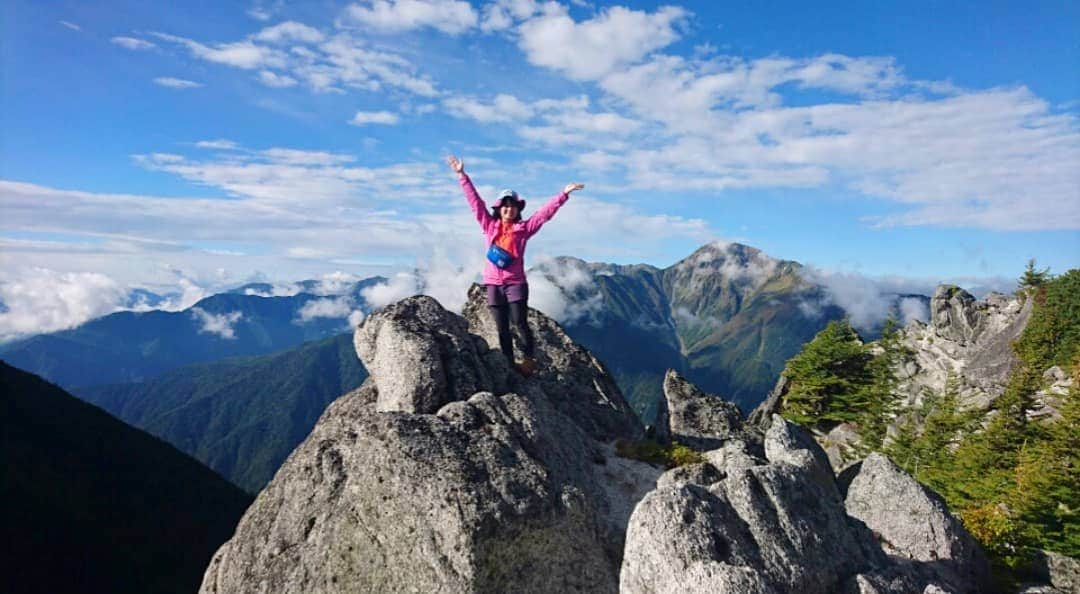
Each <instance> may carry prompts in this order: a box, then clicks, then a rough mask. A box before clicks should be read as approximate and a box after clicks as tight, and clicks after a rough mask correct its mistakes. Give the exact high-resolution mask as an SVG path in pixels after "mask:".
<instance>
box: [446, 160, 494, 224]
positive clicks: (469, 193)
mask: <svg viewBox="0 0 1080 594" xmlns="http://www.w3.org/2000/svg"><path fill="white" fill-rule="evenodd" d="M446 162H447V163H448V164H449V165H450V169H453V170H454V173H457V174H458V182H459V183H461V191H462V192H464V193H465V200H466V201H467V202H468V203H469V208H471V209H472V211H473V215H475V216H476V222H478V223H480V227H482V228H483V229H484V230H485V231H487V228H488V225H490V224H491V222H492V221H494V220H495V219H494V218H493V217H492V216H491V213H489V212H488V209H487V205H486V204H484V200H483V199H482V198H480V194H478V193H477V192H476V187H474V186H473V183H472V180H471V179H469V176H468V174H466V173H465V164H464V163H462V162H461V159H458V158H457V157H455V156H454V155H450V156H448V157H447V158H446Z"/></svg>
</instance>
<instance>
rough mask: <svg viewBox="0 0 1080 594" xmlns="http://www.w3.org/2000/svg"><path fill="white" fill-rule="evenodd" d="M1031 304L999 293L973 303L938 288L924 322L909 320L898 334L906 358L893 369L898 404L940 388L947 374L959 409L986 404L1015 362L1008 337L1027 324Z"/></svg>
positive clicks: (954, 291) (957, 291)
mask: <svg viewBox="0 0 1080 594" xmlns="http://www.w3.org/2000/svg"><path fill="white" fill-rule="evenodd" d="M1032 303H1033V302H1032V300H1030V299H1028V300H1026V301H1021V300H1020V299H1019V298H1011V297H1007V296H1005V295H1002V294H1000V293H990V294H989V295H987V296H986V298H985V299H984V300H982V301H977V300H976V299H975V298H974V297H972V295H971V294H970V293H968V292H967V291H964V290H963V289H961V288H959V287H956V286H953V285H941V286H939V287H938V288H937V290H936V291H934V296H933V297H932V298H931V299H930V315H931V318H930V321H929V322H928V323H926V324H923V323H920V322H912V323H911V324H909V325H908V326H907V327H906V328H905V329H904V331H903V334H902V344H903V345H904V346H906V347H907V348H909V349H910V350H911V352H912V357H911V358H910V359H908V360H907V361H905V362H904V364H903V366H902V367H901V369H899V370H898V372H899V373H898V376H899V378H900V386H899V389H898V391H899V393H900V394H901V395H902V396H903V400H904V402H903V403H901V404H903V405H914V404H918V403H920V402H921V401H922V396H923V393H924V391H925V390H931V391H933V392H936V393H941V392H944V390H945V385H946V383H947V381H948V380H949V379H950V378H953V380H954V381H955V382H956V383H957V389H958V390H959V394H960V398H961V403H962V405H963V406H964V407H966V408H972V409H987V408H989V406H990V403H991V402H993V400H994V399H996V398H997V397H998V396H1000V395H1001V394H1002V392H1003V391H1004V388H1005V384H1006V380H1007V379H1008V377H1009V373H1011V371H1012V369H1013V368H1014V367H1016V365H1017V359H1016V355H1015V354H1014V353H1013V350H1012V341H1014V340H1015V339H1016V338H1017V337H1019V336H1020V333H1021V332H1023V330H1024V328H1025V327H1026V326H1027V322H1028V319H1029V318H1030V316H1031V308H1032Z"/></svg>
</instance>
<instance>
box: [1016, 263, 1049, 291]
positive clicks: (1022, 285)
mask: <svg viewBox="0 0 1080 594" xmlns="http://www.w3.org/2000/svg"><path fill="white" fill-rule="evenodd" d="M1048 280H1050V268H1049V267H1047V268H1043V269H1042V270H1038V269H1037V268H1035V258H1031V259H1029V260H1028V261H1027V267H1025V268H1024V274H1022V275H1020V280H1019V281H1018V283H1017V284H1018V285H1019V288H1018V291H1019V292H1021V293H1025V292H1029V291H1031V290H1033V289H1038V288H1039V287H1041V286H1043V285H1045V284H1046V281H1048Z"/></svg>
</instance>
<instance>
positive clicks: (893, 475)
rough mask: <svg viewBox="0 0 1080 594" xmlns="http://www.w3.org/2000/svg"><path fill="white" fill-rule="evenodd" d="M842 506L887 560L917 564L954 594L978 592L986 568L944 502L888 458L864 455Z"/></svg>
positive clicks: (985, 580) (976, 547)
mask: <svg viewBox="0 0 1080 594" xmlns="http://www.w3.org/2000/svg"><path fill="white" fill-rule="evenodd" d="M851 474H852V476H853V478H851V482H850V484H849V485H848V487H847V495H846V498H845V501H844V506H845V508H846V509H847V513H848V514H849V515H851V516H852V517H853V518H856V519H858V520H860V521H861V522H863V523H864V524H865V525H866V527H867V528H869V529H870V530H872V531H874V533H875V534H877V535H878V537H879V538H880V540H881V546H882V548H883V549H884V550H885V552H887V553H888V554H890V555H895V556H897V557H901V558H904V559H909V560H912V561H918V562H920V565H921V566H922V567H923V568H924V569H928V570H930V571H932V572H933V573H934V575H936V576H937V578H939V580H941V581H942V582H943V583H945V584H947V585H948V586H949V587H950V588H951V589H952V590H954V591H955V592H958V593H961V592H972V593H974V592H983V591H985V588H986V587H987V585H988V583H989V575H990V573H989V564H988V563H987V560H986V556H985V554H984V553H983V551H982V548H980V547H979V545H978V543H977V542H976V541H975V539H974V538H973V537H972V536H971V535H970V534H969V533H968V532H967V530H965V529H964V527H963V525H962V524H960V522H959V521H958V520H957V519H956V518H955V517H953V515H952V514H951V513H949V510H948V508H947V507H946V505H945V502H944V501H943V500H942V499H941V497H939V496H938V495H937V494H936V493H934V492H933V491H931V490H929V489H927V488H926V487H923V486H922V485H920V484H919V483H918V482H917V481H916V480H915V479H914V478H912V477H911V476H910V475H909V474H907V473H905V472H904V471H903V470H901V469H900V468H899V467H897V466H896V465H895V464H893V463H892V462H891V461H890V460H889V459H888V458H886V457H885V456H883V455H881V454H877V453H874V454H870V456H868V457H867V458H866V459H865V460H863V462H862V463H861V464H860V465H859V466H858V468H856V469H853V471H852V473H851Z"/></svg>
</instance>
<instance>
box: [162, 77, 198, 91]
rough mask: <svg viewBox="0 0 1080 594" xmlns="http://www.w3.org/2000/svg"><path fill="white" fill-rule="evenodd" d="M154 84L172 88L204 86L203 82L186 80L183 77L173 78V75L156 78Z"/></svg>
mask: <svg viewBox="0 0 1080 594" xmlns="http://www.w3.org/2000/svg"><path fill="white" fill-rule="evenodd" d="M154 84H156V85H159V86H162V87H168V88H170V89H197V88H199V87H201V86H203V84H202V83H198V82H195V81H193V80H185V79H182V78H173V77H171V76H161V77H158V78H155V79H154Z"/></svg>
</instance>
